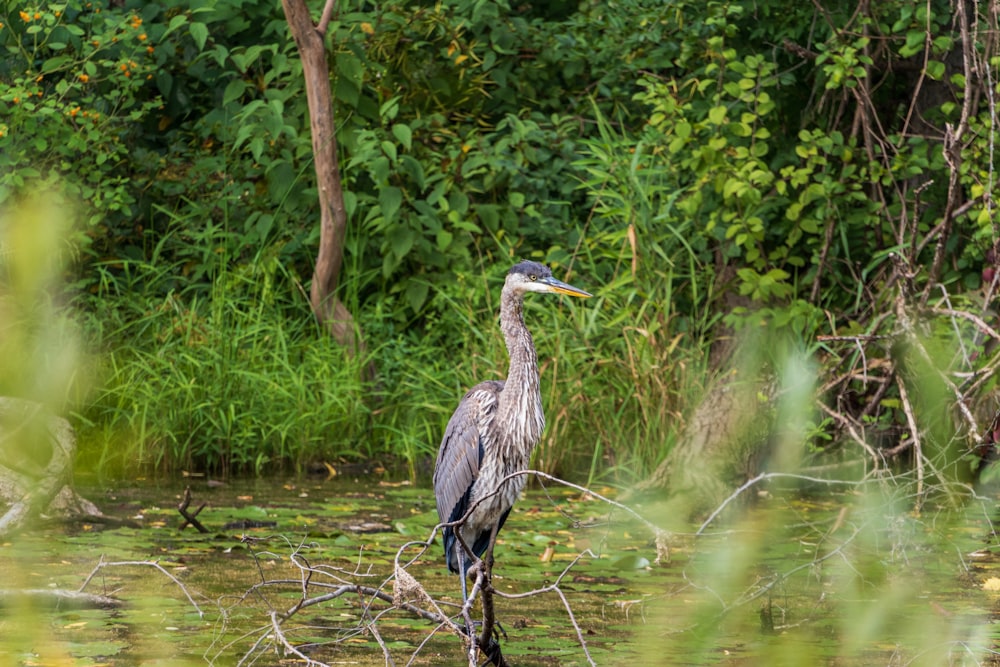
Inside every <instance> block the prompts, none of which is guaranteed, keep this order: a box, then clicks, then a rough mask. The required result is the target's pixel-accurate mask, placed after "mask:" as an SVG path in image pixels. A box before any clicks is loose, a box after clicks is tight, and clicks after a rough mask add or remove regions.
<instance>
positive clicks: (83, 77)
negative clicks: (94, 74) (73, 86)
mask: <svg viewBox="0 0 1000 667" xmlns="http://www.w3.org/2000/svg"><path fill="white" fill-rule="evenodd" d="M80 81H82V82H84V83H87V82H88V81H90V77H89V76H87V75H86V74H81V75H80Z"/></svg>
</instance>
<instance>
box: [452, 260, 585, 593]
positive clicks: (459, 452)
mask: <svg viewBox="0 0 1000 667" xmlns="http://www.w3.org/2000/svg"><path fill="white" fill-rule="evenodd" d="M526 292H554V293H560V294H568V295H571V296H581V297H584V296H590V295H589V294H588V293H586V292H584V291H583V290H580V289H577V288H575V287H572V286H571V285H567V284H566V283H562V282H560V281H558V280H555V279H554V278H552V273H551V272H550V271H549V270H548V269H547V268H546V267H545V266H543V265H541V264H538V263H536V262H521V263H520V264H517V265H516V266H514V268H512V269H511V270H510V272H509V273H508V274H507V280H506V282H505V283H504V288H503V292H502V293H501V296H500V329H501V331H502V332H503V336H504V341H505V342H506V344H507V352H508V354H509V356H510V368H509V370H508V373H507V379H506V381H503V382H501V381H497V380H492V381H488V382H482V383H480V384H478V385H476V386H475V387H473V388H472V389H471V390H469V392H468V393H467V394H466V395H465V397H464V398H462V400H461V402H460V403H459V404H458V408H457V409H456V410H455V412H454V414H453V415H452V416H451V420H450V421H449V422H448V426H447V428H446V429H445V434H444V438H443V439H442V441H441V449H440V450H439V451H438V458H437V463H436V465H435V467H434V494H435V496H436V498H437V509H438V516H439V517H440V518H441V522H442V523H449V522H453V521H458V520H459V519H461V518H462V517H465V516H466V514H467V513H469V510H470V508H471V509H472V511H471V513H469V514H468V516H467V517H466V519H465V521H464V522H463V523H462V524H461V525H459V526H455V527H450V526H449V527H446V528H445V529H444V547H445V559H446V561H447V564H448V569H449V570H451V571H452V572H456V573H460V574H461V575H462V589H463V597H464V591H465V572H466V570H467V567H468V564H469V563H470V562H471V561H472V559H471V557H470V556H469V555H468V554H466V553H465V551H464V549H463V548H462V545H461V542H460V541H459V540H458V539H457V535H460V536H461V538H462V541H464V542H465V544H466V545H467V546H468V547H469V549H471V550H472V552H473V553H474V554H475V555H476V556H477V557H479V556H482V555H483V553H484V552H485V551H486V549H487V547H488V546H489V541H490V536H491V535H492V534H493V533H494V531H495V530H499V529H500V527H501V526H503V524H504V522H505V521H506V520H507V516H508V515H509V514H510V510H511V507H513V505H514V501H515V500H517V497H518V495H520V493H521V491H522V490H523V489H524V485H525V482H526V477H525V476H524V475H517V476H514V477H510V478H509V479H507V478H508V477H509V476H510V475H511V474H512V473H515V472H517V471H520V470H526V469H527V467H528V461H529V459H530V458H531V452H532V451H533V450H534V448H535V445H536V444H538V441H539V439H540V438H541V435H542V430H543V429H544V428H545V416H544V414H543V412H542V397H541V392H540V390H539V378H538V360H537V357H536V355H535V346H534V342H533V340H532V338H531V333H530V332H529V331H528V328H527V327H526V326H525V324H524V294H525V293H526Z"/></svg>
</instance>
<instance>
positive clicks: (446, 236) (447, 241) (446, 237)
mask: <svg viewBox="0 0 1000 667" xmlns="http://www.w3.org/2000/svg"><path fill="white" fill-rule="evenodd" d="M454 238H455V235H454V234H452V233H451V232H449V231H447V230H445V229H442V230H440V231H438V233H437V238H435V241H436V242H437V247H438V250H440V251H441V252H444V251H445V250H447V249H448V246H450V245H451V242H452V239H454Z"/></svg>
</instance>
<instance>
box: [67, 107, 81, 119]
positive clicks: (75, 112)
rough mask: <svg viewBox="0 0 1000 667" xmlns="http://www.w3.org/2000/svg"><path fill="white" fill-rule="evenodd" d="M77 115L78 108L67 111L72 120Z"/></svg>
mask: <svg viewBox="0 0 1000 667" xmlns="http://www.w3.org/2000/svg"><path fill="white" fill-rule="evenodd" d="M78 113H80V107H73V108H72V109H70V110H69V115H70V116H73V117H74V118H75V117H76V115H77V114H78Z"/></svg>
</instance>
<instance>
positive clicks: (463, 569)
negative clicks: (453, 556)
mask: <svg viewBox="0 0 1000 667" xmlns="http://www.w3.org/2000/svg"><path fill="white" fill-rule="evenodd" d="M468 562H469V561H467V560H466V559H465V554H464V553H460V554H459V556H458V576H460V577H461V578H462V606H463V607H464V606H465V604H466V603H467V602H468V601H469V584H468V581H466V580H467V579H468V577H469V565H468Z"/></svg>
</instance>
